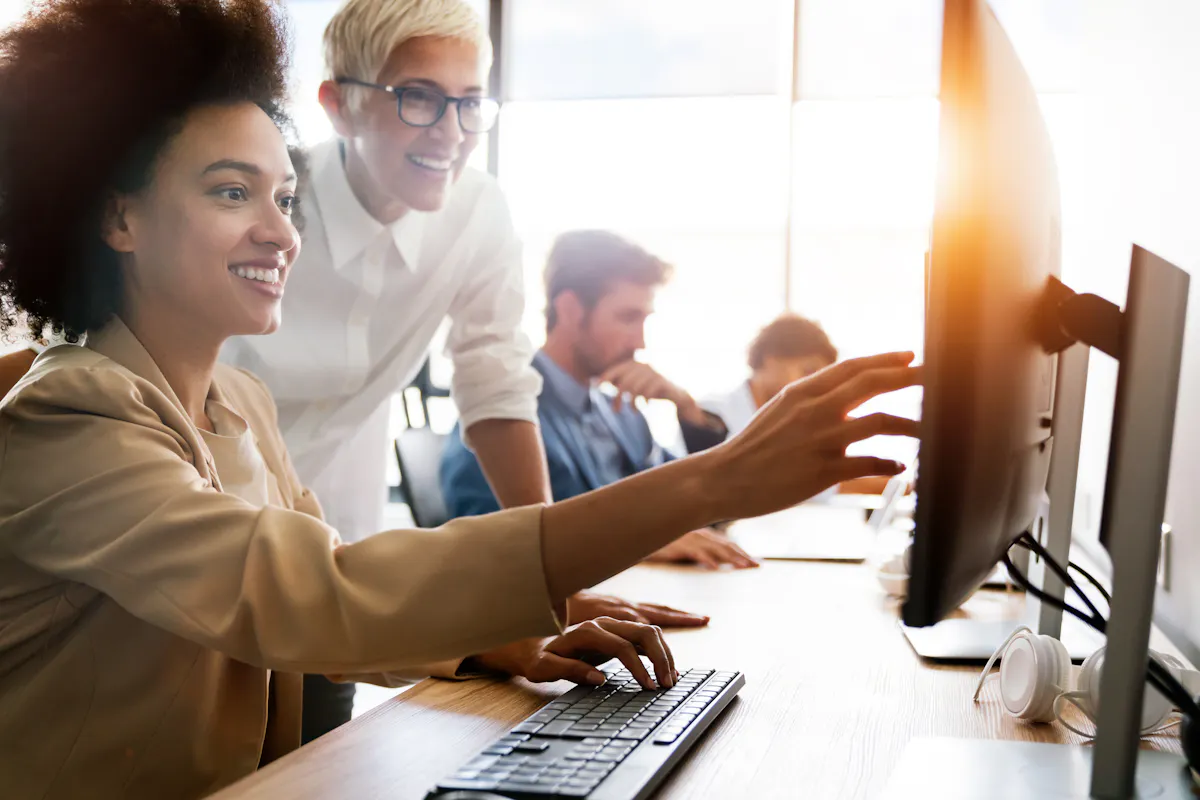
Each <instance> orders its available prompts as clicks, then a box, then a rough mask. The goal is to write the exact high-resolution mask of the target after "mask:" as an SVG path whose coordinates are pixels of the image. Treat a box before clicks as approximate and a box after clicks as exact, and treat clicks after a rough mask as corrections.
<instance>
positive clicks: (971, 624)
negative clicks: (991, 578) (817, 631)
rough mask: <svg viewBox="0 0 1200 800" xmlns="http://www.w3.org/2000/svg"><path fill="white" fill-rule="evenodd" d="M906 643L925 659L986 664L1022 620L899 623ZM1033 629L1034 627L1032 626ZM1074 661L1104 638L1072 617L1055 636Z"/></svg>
mask: <svg viewBox="0 0 1200 800" xmlns="http://www.w3.org/2000/svg"><path fill="white" fill-rule="evenodd" d="M898 624H899V625H900V630H901V631H902V632H903V633H904V636H905V638H906V639H908V643H909V645H911V646H912V649H913V651H914V652H916V654H917V655H918V656H920V657H921V658H922V659H924V660H925V661H933V662H937V663H950V664H985V663H987V660H988V659H989V658H991V657H992V653H994V652H996V650H997V648H999V647H1000V645H1002V644H1004V641H1005V640H1006V639H1008V636H1009V634H1011V633H1012V632H1013V630H1015V629H1016V628H1017V627H1018V626H1020V625H1025V624H1027V623H1026V621H1025V620H1014V619H1005V620H994V621H993V620H977V619H946V620H942V621H941V622H939V623H938V624H936V625H930V626H929V627H928V628H910V627H908V626H907V625H905V624H904V623H903V622H900V623H898ZM1032 629H1033V630H1036V628H1032ZM1058 638H1059V639H1060V640H1061V641H1062V643H1063V645H1065V646H1066V648H1067V652H1068V653H1070V655H1071V660H1072V661H1074V662H1075V663H1076V664H1079V663H1082V662H1083V660H1084V659H1085V658H1087V657H1088V656H1090V655H1091V654H1092V653H1094V652H1096V650H1098V649H1099V648H1101V647H1103V646H1104V637H1103V636H1101V635H1100V634H1099V633H1096V631H1094V630H1092V629H1091V628H1089V627H1088V626H1087V625H1084V624H1083V623H1082V622H1080V621H1079V620H1077V619H1075V618H1074V617H1067V618H1066V619H1064V620H1063V623H1062V634H1061V635H1060V636H1059V637H1058Z"/></svg>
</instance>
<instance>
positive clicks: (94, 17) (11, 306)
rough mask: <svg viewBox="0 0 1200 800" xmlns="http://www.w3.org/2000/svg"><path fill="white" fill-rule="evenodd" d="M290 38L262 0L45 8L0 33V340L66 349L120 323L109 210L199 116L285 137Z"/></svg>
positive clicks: (84, 1) (112, 0)
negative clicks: (106, 221)
mask: <svg viewBox="0 0 1200 800" xmlns="http://www.w3.org/2000/svg"><path fill="white" fill-rule="evenodd" d="M287 50H288V28H287V24H286V20H285V19H284V17H283V13H282V10H281V9H280V8H279V7H278V5H277V4H276V3H274V2H269V1H268V0H224V1H222V0H55V2H42V3H39V4H38V5H36V6H34V9H33V11H31V12H30V13H29V15H27V16H26V17H25V19H24V20H23V21H22V22H20V23H18V24H17V25H15V26H14V27H12V28H9V29H8V30H6V31H4V32H3V33H0V296H2V299H0V331H2V332H3V333H5V334H8V333H9V332H11V331H13V330H18V331H19V330H21V329H22V328H23V327H24V325H25V323H26V322H27V323H28V326H29V330H30V332H32V333H33V335H34V336H40V335H43V334H45V333H47V332H51V333H53V334H56V335H64V336H65V337H66V338H67V339H68V340H69V341H76V340H77V339H78V337H79V336H80V335H81V334H83V333H85V332H87V331H88V330H91V329H94V328H99V327H101V326H102V325H104V324H105V323H106V322H107V321H108V319H109V318H110V317H111V316H112V315H113V314H114V313H116V312H117V311H118V310H119V309H118V306H119V304H120V302H121V298H122V273H121V267H120V262H119V260H118V257H117V254H116V253H115V252H114V251H113V250H111V249H110V248H109V247H108V246H107V245H106V244H105V243H104V241H103V239H102V238H101V227H102V221H103V218H104V211H105V204H106V202H107V201H108V199H109V198H110V197H111V196H112V195H114V194H131V193H135V192H137V191H139V190H141V189H143V188H144V187H145V186H147V185H148V184H149V183H150V180H151V177H152V172H153V168H154V164H155V163H156V160H157V158H158V156H159V154H160V153H161V152H162V151H163V149H164V148H165V147H166V146H167V144H168V143H169V142H170V140H171V138H172V137H173V136H174V135H175V134H176V133H177V132H178V131H179V130H180V129H181V128H182V125H183V122H184V118H185V117H186V116H187V115H188V114H189V113H190V112H191V111H192V110H193V109H196V108H198V107H202V106H206V105H225V104H237V103H243V102H246V103H254V104H256V105H257V106H258V107H259V108H261V109H262V110H263V111H264V112H266V113H267V114H268V115H269V116H270V117H271V118H272V119H273V120H274V121H275V123H276V124H277V125H279V126H280V127H281V128H282V129H283V130H284V131H288V130H290V123H289V122H288V120H287V117H286V116H285V115H284V113H283V110H282V106H283V101H284V99H285V93H286V75H287Z"/></svg>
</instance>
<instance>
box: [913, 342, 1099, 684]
mask: <svg viewBox="0 0 1200 800" xmlns="http://www.w3.org/2000/svg"><path fill="white" fill-rule="evenodd" d="M1088 357H1089V354H1088V348H1087V347H1086V346H1085V345H1082V344H1075V345H1072V346H1070V347H1068V348H1066V349H1064V350H1063V351H1062V352H1060V353H1059V354H1058V363H1057V365H1056V367H1055V377H1054V449H1053V451H1052V453H1051V456H1050V471H1049V475H1048V476H1047V479H1046V492H1045V494H1043V495H1042V502H1041V504H1040V508H1039V509H1038V515H1037V519H1035V520H1034V522H1033V524H1032V525H1031V526H1030V530H1029V533H1030V534H1031V535H1032V536H1033V537H1034V538H1035V539H1037V541H1038V543H1040V544H1041V545H1042V547H1044V548H1045V549H1046V551H1047V552H1048V553H1049V554H1050V556H1051V557H1052V558H1054V560H1055V561H1057V562H1058V563H1060V564H1066V563H1067V561H1068V558H1069V556H1070V552H1071V528H1072V523H1073V520H1074V515H1075V483H1076V479H1077V476H1078V474H1079V448H1080V444H1081V441H1082V438H1083V407H1084V397H1085V395H1086V392H1087V373H1088ZM1010 555H1011V556H1012V559H1013V563H1014V564H1016V566H1017V568H1018V569H1020V570H1021V571H1022V572H1024V573H1025V575H1027V576H1028V577H1029V580H1030V582H1032V583H1033V585H1034V586H1036V587H1038V588H1040V589H1041V590H1042V591H1043V592H1045V593H1046V594H1048V595H1051V596H1052V597H1056V598H1059V599H1060V600H1061V599H1062V598H1063V597H1064V596H1065V595H1066V586H1065V585H1064V584H1063V582H1062V581H1061V580H1060V579H1059V578H1058V576H1057V575H1056V574H1055V573H1054V572H1053V571H1052V570H1050V569H1049V568H1048V567H1047V566H1046V565H1045V564H1044V563H1043V562H1042V560H1041V559H1040V558H1033V557H1030V554H1029V551H1028V550H1022V549H1019V548H1013V549H1012V550H1011V551H1010ZM985 585H986V584H985ZM1020 625H1025V626H1027V627H1028V628H1029V629H1030V630H1032V631H1033V632H1035V633H1039V634H1044V635H1046V636H1053V637H1055V638H1057V639H1060V640H1062V643H1063V644H1064V645H1065V646H1066V648H1067V652H1068V653H1069V654H1070V655H1071V660H1072V661H1074V662H1076V663H1081V662H1082V661H1083V660H1084V659H1085V658H1087V657H1088V656H1090V655H1091V654H1092V653H1093V652H1095V651H1096V650H1097V649H1099V648H1100V647H1101V646H1103V644H1104V637H1103V636H1101V635H1100V634H1099V633H1096V632H1095V631H1094V630H1093V629H1092V628H1090V627H1088V626H1087V625H1085V624H1084V623H1082V622H1080V621H1079V620H1077V619H1075V618H1074V617H1072V616H1069V615H1066V616H1065V617H1064V614H1063V612H1062V610H1061V609H1059V608H1057V607H1056V606H1054V605H1053V604H1051V603H1043V602H1042V601H1040V600H1038V599H1037V598H1036V597H1034V596H1033V595H1032V594H1029V593H1026V596H1025V613H1024V616H1023V617H1022V618H1021V619H1015V620H1014V619H1008V620H997V621H992V620H986V621H984V620H974V619H947V620H942V621H941V622H939V623H937V624H936V625H931V626H929V627H926V628H910V627H908V626H906V625H904V623H902V622H901V623H900V630H901V631H903V633H904V636H905V638H907V639H908V643H909V644H910V645H911V646H912V649H913V650H914V651H916V653H917V655H918V656H920V657H921V658H922V659H924V660H926V661H933V662H938V663H953V664H985V663H987V660H988V659H989V658H991V657H992V654H993V653H994V652H996V650H997V649H998V648H999V647H1000V646H1001V645H1002V644H1004V642H1005V640H1006V639H1008V636H1009V634H1011V633H1012V632H1013V630H1014V629H1016V628H1017V627H1018V626H1020Z"/></svg>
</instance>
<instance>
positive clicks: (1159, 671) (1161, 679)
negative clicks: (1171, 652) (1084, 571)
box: [1004, 548, 1200, 721]
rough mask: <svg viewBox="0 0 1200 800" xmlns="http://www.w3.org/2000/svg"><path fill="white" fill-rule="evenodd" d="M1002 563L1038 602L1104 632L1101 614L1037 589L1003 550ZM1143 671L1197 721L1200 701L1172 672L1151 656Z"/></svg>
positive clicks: (1054, 566) (1076, 589)
mask: <svg viewBox="0 0 1200 800" xmlns="http://www.w3.org/2000/svg"><path fill="white" fill-rule="evenodd" d="M1038 549H1041V548H1038ZM1035 552H1036V551H1035ZM1041 555H1042V557H1043V558H1045V559H1046V563H1047V564H1048V565H1049V566H1050V567H1051V569H1054V571H1055V572H1056V573H1057V572H1059V571H1060V570H1061V569H1062V567H1061V566H1059V565H1058V564H1057V563H1056V562H1055V561H1054V559H1052V558H1050V556H1049V554H1048V553H1044V551H1043V553H1042V554H1041ZM1004 565H1005V566H1006V567H1007V568H1008V571H1009V573H1010V574H1011V575H1012V576H1013V578H1014V579H1015V580H1016V581H1017V583H1019V584H1021V586H1022V587H1023V588H1024V589H1025V591H1026V592H1028V593H1029V594H1032V595H1033V596H1034V597H1036V598H1038V599H1039V600H1041V601H1042V602H1045V603H1049V604H1051V605H1052V606H1054V607H1055V608H1061V609H1062V610H1063V611H1066V612H1067V613H1069V614H1071V615H1073V616H1075V617H1078V618H1079V619H1080V620H1082V621H1083V622H1085V623H1087V624H1088V625H1090V626H1092V627H1093V628H1095V629H1096V630H1097V631H1099V632H1100V633H1103V634H1106V635H1107V629H1108V623H1107V622H1106V621H1105V620H1104V618H1103V617H1100V616H1099V615H1097V616H1096V617H1089V616H1087V615H1086V614H1084V613H1083V612H1082V611H1080V610H1079V609H1077V608H1075V607H1074V606H1072V605H1070V604H1069V603H1067V602H1066V601H1064V600H1061V599H1059V598H1057V597H1054V596H1052V595H1049V594H1047V593H1046V592H1043V591H1042V590H1041V589H1038V588H1037V587H1035V586H1034V585H1033V584H1032V583H1031V582H1030V580H1029V579H1028V578H1027V577H1025V575H1024V574H1022V573H1021V571H1020V570H1019V569H1017V566H1016V565H1015V564H1014V563H1013V562H1012V559H1011V558H1009V556H1008V554H1007V553H1005V554H1004ZM1064 582H1065V583H1066V584H1067V585H1068V587H1069V588H1070V589H1071V590H1072V591H1074V592H1075V593H1076V594H1077V595H1080V596H1082V592H1081V591H1080V588H1079V586H1078V585H1076V584H1075V581H1074V579H1073V578H1071V577H1070V576H1069V575H1068V576H1067V578H1066V580H1065V581H1064ZM1146 673H1147V674H1146V680H1147V682H1148V683H1150V685H1151V686H1153V687H1154V688H1155V689H1157V690H1158V691H1159V692H1161V693H1162V695H1163V697H1166V698H1167V699H1168V700H1170V701H1171V702H1172V703H1174V704H1175V706H1176V707H1177V708H1179V709H1180V710H1181V711H1183V712H1184V714H1185V715H1187V716H1188V717H1190V718H1191V719H1193V720H1197V721H1200V705H1197V703H1196V700H1195V699H1194V698H1193V697H1192V696H1191V694H1189V693H1188V691H1187V688H1186V687H1185V686H1184V685H1183V684H1182V683H1180V682H1179V681H1178V680H1177V679H1176V678H1175V676H1174V675H1172V674H1171V673H1170V672H1169V671H1168V670H1167V669H1166V667H1164V666H1163V665H1162V664H1160V663H1159V662H1158V661H1156V660H1155V659H1153V658H1150V659H1148V663H1147V668H1146Z"/></svg>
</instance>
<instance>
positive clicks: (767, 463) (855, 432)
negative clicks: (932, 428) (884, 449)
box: [697, 353, 921, 519]
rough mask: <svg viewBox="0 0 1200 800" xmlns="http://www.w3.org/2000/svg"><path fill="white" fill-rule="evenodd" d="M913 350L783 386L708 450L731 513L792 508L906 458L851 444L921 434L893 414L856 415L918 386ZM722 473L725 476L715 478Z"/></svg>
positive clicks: (894, 470)
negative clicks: (864, 452)
mask: <svg viewBox="0 0 1200 800" xmlns="http://www.w3.org/2000/svg"><path fill="white" fill-rule="evenodd" d="M912 359H913V354H912V353H888V354H885V355H879V356H870V357H868V358H856V359H851V360H848V361H843V362H841V363H840V364H835V365H834V366H832V367H828V368H826V369H824V370H821V371H820V372H818V373H816V374H814V375H811V376H809V377H807V378H804V379H803V380H800V381H797V382H795V383H793V384H791V385H789V386H787V387H785V388H784V389H783V391H781V392H779V394H777V395H776V396H775V397H774V398H772V399H771V400H770V401H769V402H768V403H767V404H766V405H765V406H763V408H762V409H761V410H760V411H759V412H758V414H757V415H756V416H755V417H754V419H753V420H751V422H750V424H749V425H748V426H747V427H746V429H745V430H743V431H742V432H741V433H739V434H738V435H737V436H735V437H733V438H732V439H730V440H729V441H728V442H725V443H724V444H722V445H720V446H718V447H716V448H714V449H713V450H710V451H708V452H706V453H702V454H700V455H699V456H697V458H710V459H712V460H713V462H714V463H712V464H710V465H708V468H707V469H706V470H705V473H706V474H708V475H711V476H714V481H713V482H712V483H713V490H714V491H717V492H720V498H719V499H718V502H719V503H720V504H721V505H722V506H724V507H725V511H724V512H723V513H724V514H727V515H728V517H729V518H731V519H737V518H743V517H753V516H759V515H762V514H767V513H770V512H773V511H779V510H780V509H783V508H787V507H789V506H792V505H795V504H796V503H799V502H801V501H803V500H807V499H808V498H810V497H812V496H814V495H816V494H818V493H820V492H822V491H824V490H825V489H828V488H829V487H830V486H834V485H837V484H839V483H843V482H847V481H854V480H857V479H860V478H866V477H869V476H878V475H882V476H891V475H897V474H899V473H900V472H903V471H904V465H903V464H899V463H897V462H895V461H891V460H889V459H882V458H874V457H871V456H849V455H847V454H846V448H847V446H849V445H850V444H853V443H854V442H858V441H862V440H863V439H869V438H871V437H872V436H879V435H885V436H913V437H915V436H917V435H918V432H919V423H918V422H916V421H914V420H910V419H905V418H903V417H897V416H893V415H891V414H881V413H877V414H868V415H866V416H862V417H851V416H850V412H851V411H853V410H854V409H855V408H857V407H858V406H860V405H862V404H863V403H865V402H866V401H867V400H870V399H871V398H872V397H875V396H876V395H880V394H885V393H887V392H893V391H896V390H898V389H904V388H907V387H909V386H915V385H917V384H918V383H919V382H920V378H921V371H920V368H919V367H912V366H909V364H910V363H911V362H912ZM716 476H719V477H716Z"/></svg>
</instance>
